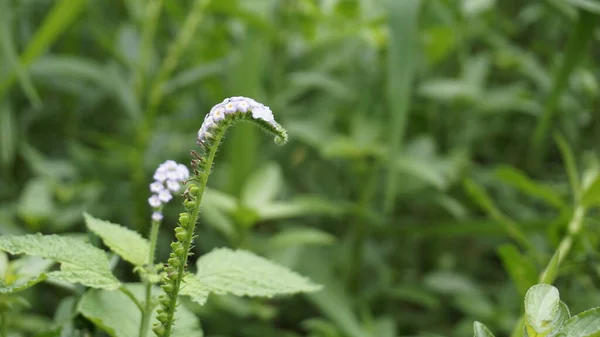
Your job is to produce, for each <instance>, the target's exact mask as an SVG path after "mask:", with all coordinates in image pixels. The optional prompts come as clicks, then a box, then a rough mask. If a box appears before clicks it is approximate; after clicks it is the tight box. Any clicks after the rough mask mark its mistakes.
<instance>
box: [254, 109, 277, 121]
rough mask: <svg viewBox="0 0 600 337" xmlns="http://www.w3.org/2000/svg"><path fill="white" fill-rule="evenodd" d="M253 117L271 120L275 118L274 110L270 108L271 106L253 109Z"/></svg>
mask: <svg viewBox="0 0 600 337" xmlns="http://www.w3.org/2000/svg"><path fill="white" fill-rule="evenodd" d="M252 118H254V119H262V120H264V121H267V122H271V121H273V120H275V117H274V116H273V112H272V111H271V109H269V107H266V106H262V107H258V108H254V109H252Z"/></svg>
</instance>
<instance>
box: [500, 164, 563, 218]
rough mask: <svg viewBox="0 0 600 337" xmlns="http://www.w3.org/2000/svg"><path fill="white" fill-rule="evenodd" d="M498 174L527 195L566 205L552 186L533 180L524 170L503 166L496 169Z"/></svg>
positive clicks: (559, 205) (555, 204)
mask: <svg viewBox="0 0 600 337" xmlns="http://www.w3.org/2000/svg"><path fill="white" fill-rule="evenodd" d="M496 176H497V177H498V178H499V179H501V180H502V181H504V182H505V183H507V184H509V185H511V186H512V187H514V188H517V189H519V190H521V191H522V192H523V193H526V194H527V195H530V196H532V197H535V198H538V199H541V200H544V201H546V202H547V203H549V204H550V205H552V206H556V207H557V208H564V207H566V206H565V203H564V202H563V200H562V198H561V197H560V196H559V195H558V194H556V193H555V192H554V190H552V188H550V187H548V186H546V185H543V184H541V183H539V182H536V181H533V180H531V179H530V178H529V177H528V176H526V175H525V174H524V173H523V172H521V171H519V170H517V169H515V168H513V167H509V166H503V167H500V168H498V169H497V170H496Z"/></svg>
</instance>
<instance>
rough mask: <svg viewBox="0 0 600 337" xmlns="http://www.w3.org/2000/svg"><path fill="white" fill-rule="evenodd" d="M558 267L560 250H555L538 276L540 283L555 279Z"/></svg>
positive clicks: (548, 282) (550, 281)
mask: <svg viewBox="0 0 600 337" xmlns="http://www.w3.org/2000/svg"><path fill="white" fill-rule="evenodd" d="M559 267H560V251H559V250H557V251H556V252H555V253H554V254H553V255H552V258H551V259H550V261H549V262H548V265H547V266H546V269H545V270H544V272H543V273H542V275H541V276H540V283H547V284H550V283H552V282H554V280H556V276H557V275H558V268H559Z"/></svg>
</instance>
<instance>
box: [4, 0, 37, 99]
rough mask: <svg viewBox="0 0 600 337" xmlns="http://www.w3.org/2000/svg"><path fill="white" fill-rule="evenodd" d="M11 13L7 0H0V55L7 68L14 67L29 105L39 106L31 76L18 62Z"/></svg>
mask: <svg viewBox="0 0 600 337" xmlns="http://www.w3.org/2000/svg"><path fill="white" fill-rule="evenodd" d="M14 12H17V11H14ZM11 14H12V13H11V8H10V7H9V5H8V2H7V1H0V27H1V28H0V46H1V48H0V50H2V51H3V54H4V55H0V56H4V60H5V61H6V63H7V65H8V69H14V71H15V74H16V76H17V78H18V79H19V83H20V84H21V89H23V92H24V93H25V95H26V96H27V98H28V99H29V101H30V102H31V105H32V106H33V107H35V108H39V107H40V106H41V100H40V97H39V94H38V93H37V91H36V90H35V87H34V86H33V83H32V81H31V77H30V76H29V74H28V73H27V72H26V71H25V69H23V67H22V66H21V64H20V63H19V55H18V54H17V49H16V48H17V46H16V41H13V33H12V26H13V18H12V15H11ZM0 96H1V95H0Z"/></svg>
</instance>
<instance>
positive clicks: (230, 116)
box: [151, 96, 288, 337]
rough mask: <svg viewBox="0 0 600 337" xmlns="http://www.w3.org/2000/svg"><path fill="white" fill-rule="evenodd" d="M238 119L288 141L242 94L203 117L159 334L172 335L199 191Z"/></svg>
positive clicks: (265, 111) (160, 176) (264, 110)
mask: <svg viewBox="0 0 600 337" xmlns="http://www.w3.org/2000/svg"><path fill="white" fill-rule="evenodd" d="M238 121H249V122H252V123H254V124H256V125H258V126H260V127H261V128H262V129H263V130H265V131H267V132H268V133H270V134H272V135H273V136H275V142H276V143H278V144H285V143H286V142H287V140H288V136H287V132H286V131H285V129H284V128H283V127H281V125H279V124H278V123H277V122H276V121H275V118H274V117H273V112H272V111H271V109H269V107H268V106H265V105H263V104H261V103H258V102H257V101H255V100H253V99H251V98H247V97H241V96H238V97H231V98H227V99H225V100H224V101H223V102H221V103H219V104H217V105H215V106H214V107H213V108H212V109H211V110H210V113H208V114H207V115H206V116H205V117H204V122H203V123H202V126H201V127H200V130H199V131H198V138H197V142H198V144H199V145H201V146H202V147H203V149H204V152H205V153H204V154H199V153H197V152H196V151H192V152H191V153H192V156H193V157H194V159H192V167H194V171H193V175H192V177H191V179H190V180H188V182H189V186H188V188H187V189H186V191H185V192H184V193H183V196H184V198H185V201H184V202H183V205H184V207H185V210H186V211H185V212H184V213H181V214H179V225H178V226H177V227H176V228H175V239H176V240H175V241H174V242H172V243H171V254H170V255H169V259H168V260H167V266H166V267H165V271H166V275H165V276H164V279H163V284H162V288H163V290H164V292H163V294H162V295H161V296H160V297H159V299H158V302H159V305H160V308H159V309H158V315H157V316H156V320H157V322H156V323H155V324H154V325H153V327H152V330H153V331H154V332H155V333H156V335H157V336H158V337H170V336H171V331H172V329H173V324H174V323H175V310H176V308H177V296H178V295H179V290H180V288H181V286H182V282H184V281H183V280H184V277H185V275H186V273H187V272H186V265H187V260H188V256H189V255H190V249H191V247H192V245H193V239H194V230H195V227H196V221H197V219H198V213H199V211H200V204H201V202H202V194H203V193H204V189H205V188H206V183H207V180H208V176H209V175H210V169H211V167H212V164H213V161H214V159H215V155H216V153H217V148H218V147H219V143H220V142H221V139H223V136H224V135H225V131H226V130H227V128H228V127H229V126H231V125H233V124H235V123H236V122H238ZM165 164H166V163H165ZM168 176H169V174H168V173H166V172H157V175H155V179H156V180H157V181H161V182H163V181H165V180H166V179H168ZM158 187H159V186H158V185H156V186H153V187H151V188H154V189H157V188H158ZM163 188H164V186H163ZM170 189H171V188H170V186H169V184H168V183H167V187H166V188H165V189H164V190H166V191H167V192H168V191H169V190H170ZM153 191H154V190H153ZM160 193H161V192H159V194H157V195H156V198H154V199H153V200H151V202H152V203H159V202H162V201H163V200H165V199H164V198H163V197H166V195H161V194H160ZM156 216H157V218H158V216H159V215H158V214H156Z"/></svg>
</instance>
